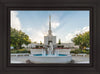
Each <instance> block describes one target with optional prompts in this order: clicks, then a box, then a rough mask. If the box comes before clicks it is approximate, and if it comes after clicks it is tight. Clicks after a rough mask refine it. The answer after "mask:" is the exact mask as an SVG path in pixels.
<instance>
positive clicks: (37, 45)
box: [22, 16, 79, 48]
mask: <svg viewBox="0 0 100 74" xmlns="http://www.w3.org/2000/svg"><path fill="white" fill-rule="evenodd" d="M50 42H52V44H53V45H54V46H56V48H59V47H60V48H79V46H76V45H74V43H61V44H58V43H56V36H53V34H52V30H51V16H49V30H48V35H47V36H44V43H42V44H40V43H31V44H28V45H25V44H23V45H22V47H24V48H43V47H44V46H47V45H49V43H50Z"/></svg>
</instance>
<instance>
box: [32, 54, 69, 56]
mask: <svg viewBox="0 0 100 74" xmlns="http://www.w3.org/2000/svg"><path fill="white" fill-rule="evenodd" d="M33 56H43V55H42V54H33ZM45 56H49V55H47V54H46V55H45ZM52 56H55V55H52ZM56 56H57V55H56ZM58 56H67V55H66V54H58Z"/></svg>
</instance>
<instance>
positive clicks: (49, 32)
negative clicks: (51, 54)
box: [48, 16, 52, 35]
mask: <svg viewBox="0 0 100 74" xmlns="http://www.w3.org/2000/svg"><path fill="white" fill-rule="evenodd" d="M48 34H49V35H52V31H51V16H49V31H48Z"/></svg>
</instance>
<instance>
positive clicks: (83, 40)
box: [72, 31, 90, 49]
mask: <svg viewBox="0 0 100 74" xmlns="http://www.w3.org/2000/svg"><path fill="white" fill-rule="evenodd" d="M72 41H73V42H74V43H75V45H79V48H80V49H85V48H86V47H89V46H90V43H89V41H90V36H89V31H88V32H85V33H83V34H79V35H76V37H74V38H73V39H72Z"/></svg>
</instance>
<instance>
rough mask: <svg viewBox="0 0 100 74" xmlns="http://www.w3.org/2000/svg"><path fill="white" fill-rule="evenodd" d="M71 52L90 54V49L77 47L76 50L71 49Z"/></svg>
mask: <svg viewBox="0 0 100 74" xmlns="http://www.w3.org/2000/svg"><path fill="white" fill-rule="evenodd" d="M70 53H75V54H78V53H86V54H89V50H81V49H76V50H72V51H70Z"/></svg>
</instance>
